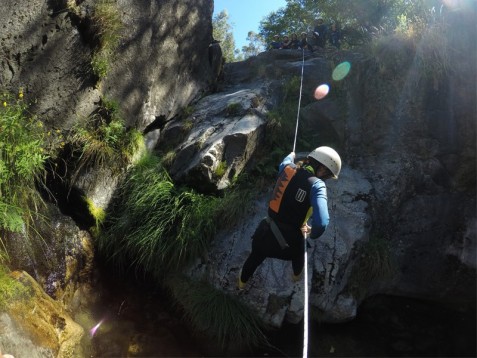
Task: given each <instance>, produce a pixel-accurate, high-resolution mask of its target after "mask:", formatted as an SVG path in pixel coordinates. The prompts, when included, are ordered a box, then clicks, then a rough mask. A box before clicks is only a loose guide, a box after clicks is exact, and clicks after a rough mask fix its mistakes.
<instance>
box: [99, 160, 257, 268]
mask: <svg viewBox="0 0 477 358" xmlns="http://www.w3.org/2000/svg"><path fill="white" fill-rule="evenodd" d="M250 197H251V191H243V192H241V193H240V194H239V193H238V192H235V191H230V192H226V193H225V194H224V195H223V196H222V197H216V196H207V195H203V194H199V193H197V192H195V191H193V190H188V189H186V188H179V187H176V186H175V185H174V183H173V182H172V180H171V178H170V177H169V175H168V174H167V172H166V171H165V169H164V168H163V167H162V166H161V160H160V158H159V157H156V156H153V155H151V154H148V155H145V156H144V157H143V158H142V159H141V160H140V161H138V162H137V163H136V164H135V165H134V166H133V167H132V168H131V169H130V170H129V172H128V173H127V175H126V178H125V179H124V181H123V182H122V184H121V185H120V187H119V190H118V191H117V195H116V196H115V198H113V202H112V205H111V206H110V208H108V210H107V220H106V222H105V224H104V230H103V233H102V234H101V235H100V237H99V238H98V247H99V249H100V250H101V251H102V252H103V253H104V254H105V255H106V256H109V257H111V258H112V259H113V260H114V261H115V262H116V263H117V264H119V265H120V266H125V265H126V266H129V265H131V266H136V267H140V268H141V269H144V270H145V271H147V272H152V273H154V274H161V273H164V272H169V271H171V270H175V269H177V268H178V267H180V266H181V265H182V264H184V263H187V262H190V261H191V260H192V259H194V258H196V257H198V256H199V255H200V254H202V253H203V252H205V250H206V249H207V247H208V245H209V242H210V241H211V239H212V238H213V237H214V235H215V234H216V232H217V230H219V229H220V228H222V227H225V226H226V225H233V224H234V223H235V222H236V221H237V220H238V218H240V216H241V214H242V213H243V212H244V210H246V208H247V205H246V204H245V202H246V201H247V200H248V199H249V198H250Z"/></svg>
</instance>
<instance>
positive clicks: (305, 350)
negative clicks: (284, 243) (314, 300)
mask: <svg viewBox="0 0 477 358" xmlns="http://www.w3.org/2000/svg"><path fill="white" fill-rule="evenodd" d="M307 236H308V235H306V234H305V240H304V241H305V264H304V266H303V270H304V271H305V288H304V290H303V295H304V297H305V299H304V302H303V306H304V308H303V322H304V324H303V326H304V327H303V358H308V253H307V248H306V244H307V242H306V239H307Z"/></svg>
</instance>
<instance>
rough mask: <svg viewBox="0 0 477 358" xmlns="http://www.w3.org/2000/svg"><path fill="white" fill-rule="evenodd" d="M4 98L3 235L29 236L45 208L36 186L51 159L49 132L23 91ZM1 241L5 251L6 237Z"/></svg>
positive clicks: (0, 132)
mask: <svg viewBox="0 0 477 358" xmlns="http://www.w3.org/2000/svg"><path fill="white" fill-rule="evenodd" d="M0 96H1V106H0V230H1V231H2V236H3V234H6V232H24V233H26V234H28V233H29V229H30V225H31V224H32V223H33V222H34V221H35V219H37V215H36V212H37V211H38V210H37V209H38V207H39V206H40V205H43V200H42V199H41V197H40V195H39V193H38V191H37V189H36V185H37V184H38V183H39V182H40V181H41V180H40V179H41V178H42V175H43V174H44V163H45V160H46V159H47V158H48V155H47V151H48V150H47V148H46V147H47V141H46V140H45V131H44V129H43V123H42V122H41V121H39V120H38V119H37V118H36V117H35V116H33V115H32V114H30V113H29V112H28V110H27V107H28V106H27V104H26V103H25V102H24V101H23V91H22V90H20V92H19V93H18V95H17V96H13V95H11V94H8V93H4V94H1V95H0ZM3 230H5V232H3ZM0 242H1V244H2V247H3V249H5V246H4V244H5V243H4V242H3V241H2V237H0Z"/></svg>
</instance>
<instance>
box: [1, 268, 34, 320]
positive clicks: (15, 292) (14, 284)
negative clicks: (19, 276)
mask: <svg viewBox="0 0 477 358" xmlns="http://www.w3.org/2000/svg"><path fill="white" fill-rule="evenodd" d="M26 290H27V288H26V287H25V286H24V285H22V284H21V283H20V282H18V281H17V280H15V279H14V278H13V277H11V276H10V275H9V274H8V271H7V269H6V268H5V267H4V266H2V265H0V311H2V310H4V309H5V308H6V306H7V305H8V304H9V303H10V302H13V301H16V300H17V299H18V298H19V297H21V296H23V295H24V294H25V293H26Z"/></svg>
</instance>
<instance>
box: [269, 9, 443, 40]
mask: <svg viewBox="0 0 477 358" xmlns="http://www.w3.org/2000/svg"><path fill="white" fill-rule="evenodd" d="M440 5H442V2H441V1H440V0H353V1H349V0H287V4H286V6H285V7H284V8H281V9H279V10H277V11H275V12H272V13H270V14H269V15H268V16H266V17H265V18H264V19H263V20H262V21H261V22H260V35H261V36H262V37H263V38H264V40H265V41H266V42H267V43H268V42H270V41H271V38H272V37H273V35H275V34H277V35H285V34H287V35H288V34H291V33H293V32H295V33H300V32H302V31H309V30H311V29H312V28H313V24H314V20H315V19H317V18H323V20H324V21H325V23H327V24H329V23H331V22H337V23H338V24H339V25H340V27H341V29H342V34H343V35H344V37H345V41H347V42H348V44H349V45H352V42H353V41H354V40H356V43H360V42H362V41H363V40H366V39H368V40H369V38H370V37H369V31H370V29H378V30H379V31H380V32H381V33H383V32H384V33H392V32H393V31H394V30H395V29H396V27H397V26H398V25H399V19H402V18H403V17H404V18H406V19H408V21H409V22H412V23H414V24H415V23H421V24H426V23H428V22H429V21H430V20H431V16H430V14H431V11H430V10H431V9H432V8H434V9H438V8H439V6H440ZM371 31H374V30H371Z"/></svg>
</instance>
